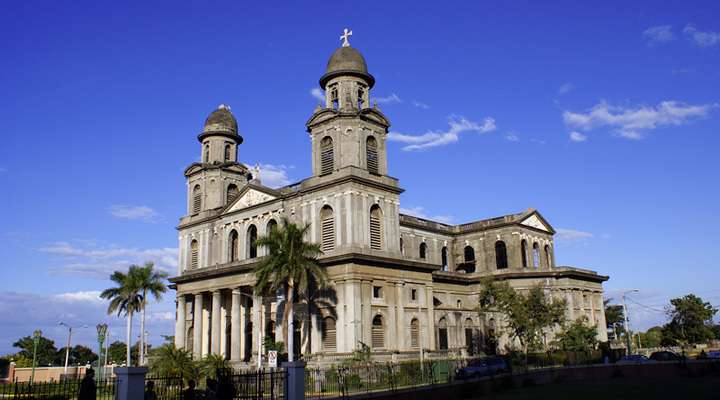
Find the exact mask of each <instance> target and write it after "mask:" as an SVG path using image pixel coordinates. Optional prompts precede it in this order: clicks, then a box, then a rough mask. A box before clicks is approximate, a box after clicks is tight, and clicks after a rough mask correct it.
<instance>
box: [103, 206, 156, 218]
mask: <svg viewBox="0 0 720 400" xmlns="http://www.w3.org/2000/svg"><path fill="white" fill-rule="evenodd" d="M108 212H110V215H112V216H113V217H115V218H119V219H131V220H141V221H144V222H158V220H159V218H160V214H158V213H157V211H155V210H153V209H152V208H150V207H148V206H130V205H125V204H114V205H112V206H110V207H109V208H108Z"/></svg>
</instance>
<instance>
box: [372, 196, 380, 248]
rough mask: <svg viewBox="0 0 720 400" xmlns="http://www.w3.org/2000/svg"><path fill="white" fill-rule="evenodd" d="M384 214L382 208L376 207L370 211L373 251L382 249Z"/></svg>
mask: <svg viewBox="0 0 720 400" xmlns="http://www.w3.org/2000/svg"><path fill="white" fill-rule="evenodd" d="M381 218H382V212H381V211H380V207H379V206H377V205H375V206H373V208H372V209H371V210H370V248H371V249H373V250H381V249H382V221H381Z"/></svg>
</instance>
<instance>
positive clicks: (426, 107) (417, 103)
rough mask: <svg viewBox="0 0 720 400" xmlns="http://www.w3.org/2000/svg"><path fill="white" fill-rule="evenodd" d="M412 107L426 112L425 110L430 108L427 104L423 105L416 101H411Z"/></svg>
mask: <svg viewBox="0 0 720 400" xmlns="http://www.w3.org/2000/svg"><path fill="white" fill-rule="evenodd" d="M412 105H413V106H415V107H417V108H422V109H423V110H427V109H429V108H430V106H429V105H427V104H425V103H423V102H420V101H417V100H413V101H412Z"/></svg>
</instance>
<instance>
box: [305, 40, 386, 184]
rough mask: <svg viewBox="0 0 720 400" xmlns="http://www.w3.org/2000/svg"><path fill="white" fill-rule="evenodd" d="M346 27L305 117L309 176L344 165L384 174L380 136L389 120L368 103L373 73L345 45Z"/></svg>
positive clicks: (361, 171) (332, 171)
mask: <svg viewBox="0 0 720 400" xmlns="http://www.w3.org/2000/svg"><path fill="white" fill-rule="evenodd" d="M350 35H352V32H351V31H348V30H347V29H345V33H344V34H343V35H342V36H341V37H340V38H341V39H342V41H343V44H342V46H341V47H340V48H338V49H337V50H335V52H334V53H333V54H332V56H331V57H330V60H329V61H328V63H327V69H326V70H325V74H324V75H323V76H322V77H321V78H320V87H321V88H322V89H323V90H324V93H325V104H324V107H323V106H322V105H319V106H318V107H317V108H316V109H315V112H314V113H313V115H312V117H311V118H310V120H309V121H308V122H307V124H306V126H307V131H308V133H310V137H311V139H312V149H313V157H312V159H313V175H314V176H317V177H321V176H327V175H333V174H335V173H337V172H339V171H341V170H344V169H352V170H354V172H355V173H359V174H368V175H370V176H385V175H387V156H386V140H387V133H388V129H389V127H390V121H388V119H387V118H386V117H385V115H383V113H382V112H381V111H380V110H379V109H378V108H377V106H376V105H375V106H370V91H371V90H372V88H373V86H374V85H375V78H374V77H373V76H372V75H370V73H368V68H367V64H366V62H365V58H364V57H363V56H362V54H360V52H359V51H358V50H356V49H355V48H353V47H351V46H350V43H349V41H348V38H349V37H350Z"/></svg>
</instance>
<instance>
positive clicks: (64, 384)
mask: <svg viewBox="0 0 720 400" xmlns="http://www.w3.org/2000/svg"><path fill="white" fill-rule="evenodd" d="M80 382H81V381H80V380H62V381H50V382H33V383H30V382H18V381H17V380H16V381H14V382H12V383H5V384H0V399H13V400H14V399H18V400H25V399H28V400H29V399H33V400H74V399H77V398H78V393H79V391H80ZM95 387H96V398H97V400H114V399H115V394H116V392H117V381H116V379H114V378H106V379H96V380H95Z"/></svg>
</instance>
